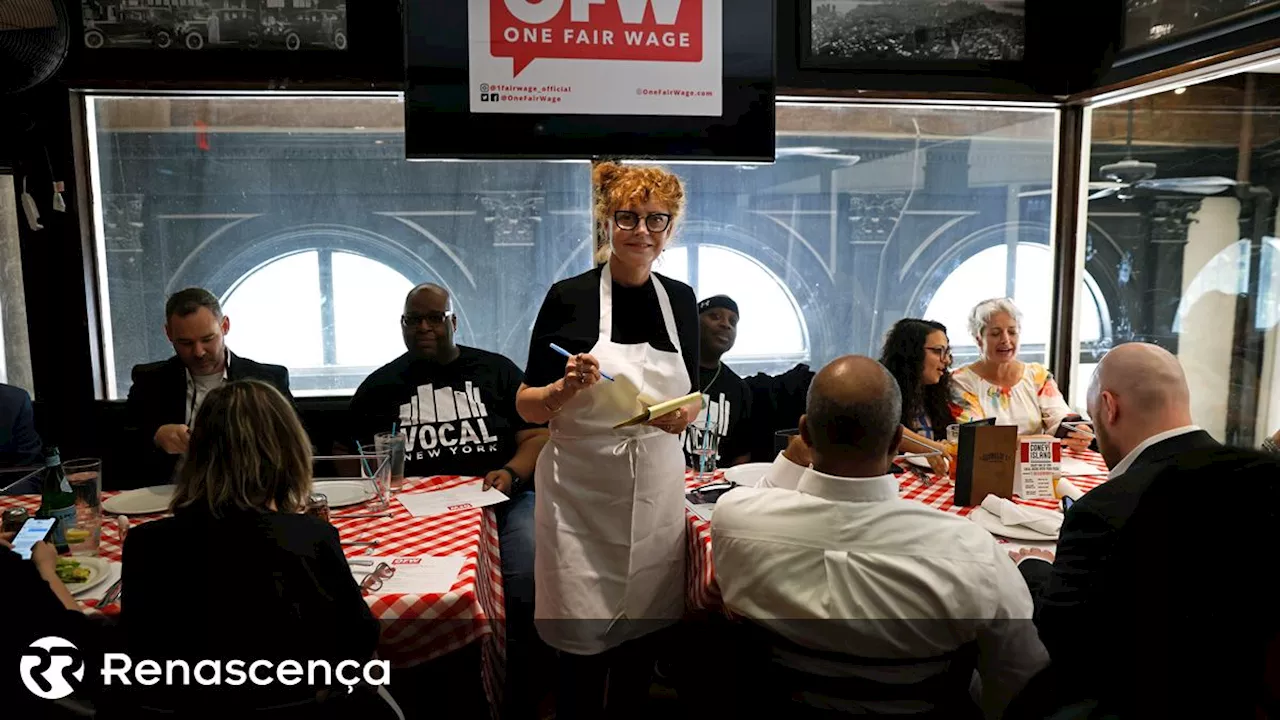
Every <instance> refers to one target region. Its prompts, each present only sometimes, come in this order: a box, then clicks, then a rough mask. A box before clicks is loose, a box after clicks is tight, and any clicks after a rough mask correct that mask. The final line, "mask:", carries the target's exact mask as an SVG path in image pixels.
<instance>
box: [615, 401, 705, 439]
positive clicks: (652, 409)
mask: <svg viewBox="0 0 1280 720" xmlns="http://www.w3.org/2000/svg"><path fill="white" fill-rule="evenodd" d="M694 400H697V401H698V404H699V405H701V404H702V393H700V392H695V393H689V394H688V395H685V396H684V397H678V398H676V399H674V400H668V401H666V402H663V403H658V404H657V405H650V406H649V407H647V408H645V409H644V411H642V412H641V413H640V414H639V415H636V416H635V417H633V418H631V419H630V420H626V421H624V422H620V423H618V424H617V425H614V426H613V429H614V430H617V429H619V428H624V427H631V426H632V425H640V424H642V423H647V422H649V421H650V420H652V419H654V418H656V417H662V416H663V415H666V414H667V413H672V412H675V411H676V410H679V409H680V408H682V407H684V406H685V405H692V404H693V401H694Z"/></svg>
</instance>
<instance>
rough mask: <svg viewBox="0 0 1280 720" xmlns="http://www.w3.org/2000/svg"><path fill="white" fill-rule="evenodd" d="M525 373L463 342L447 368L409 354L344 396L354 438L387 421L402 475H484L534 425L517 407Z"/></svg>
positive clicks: (368, 438)
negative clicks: (400, 446) (401, 438)
mask: <svg viewBox="0 0 1280 720" xmlns="http://www.w3.org/2000/svg"><path fill="white" fill-rule="evenodd" d="M523 381H524V374H523V373H521V372H520V368H518V367H516V364H515V363H513V362H511V361H510V360H508V359H507V358H506V357H504V356H502V355H499V354H497V353H491V352H488V351H486V350H479V349H477V348H473V347H467V346H465V345H459V346H458V357H457V358H455V359H454V361H453V362H451V363H449V364H447V365H440V364H437V363H434V362H430V361H427V360H414V359H413V358H412V357H410V356H409V354H408V353H405V354H404V355H401V356H400V357H398V358H396V359H395V360H392V361H391V362H389V363H387V364H386V365H383V366H382V367H380V368H378V369H377V370H375V371H373V373H372V374H370V375H369V377H367V378H365V381H364V382H362V383H360V387H359V389H357V390H356V394H355V397H353V398H352V399H351V427H352V429H353V430H354V431H355V433H356V437H357V438H358V439H359V441H360V442H363V443H371V442H373V436H374V434H376V433H380V432H388V431H390V430H391V426H392V424H393V423H396V424H398V426H399V427H400V429H402V430H404V431H405V432H404V433H403V434H404V435H405V436H406V443H405V475H408V476H427V475H474V476H480V477H483V476H484V475H486V474H488V473H489V472H492V471H494V470H497V469H499V468H501V467H502V466H503V465H506V464H507V463H508V462H510V461H511V458H512V457H514V456H515V454H516V433H518V432H520V431H521V430H528V429H530V428H533V427H536V426H535V425H530V424H529V423H527V422H525V421H524V420H523V419H521V417H520V414H519V413H517V412H516V391H517V390H519V389H520V383H521V382H523Z"/></svg>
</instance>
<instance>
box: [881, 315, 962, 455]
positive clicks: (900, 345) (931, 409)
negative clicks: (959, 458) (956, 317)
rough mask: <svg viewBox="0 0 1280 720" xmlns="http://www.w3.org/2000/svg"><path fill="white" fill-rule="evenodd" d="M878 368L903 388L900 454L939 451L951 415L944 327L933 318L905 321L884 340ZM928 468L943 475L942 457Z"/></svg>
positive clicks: (905, 319) (947, 354)
mask: <svg viewBox="0 0 1280 720" xmlns="http://www.w3.org/2000/svg"><path fill="white" fill-rule="evenodd" d="M880 364H881V365H884V366H885V367H886V368H888V369H889V372H890V373H891V374H892V375H893V377H894V378H895V379H897V381H898V387H899V388H900V389H901V390H902V427H903V433H902V444H901V445H900V446H899V450H901V451H903V452H930V451H933V450H942V449H943V447H942V442H941V441H942V440H946V436H947V425H949V424H951V422H952V415H951V387H950V373H949V372H948V369H949V368H950V366H951V343H950V341H949V340H948V339H947V328H946V326H945V325H943V324H941V323H936V322H933V321H931V320H918V319H916V318H904V319H902V320H899V321H898V322H896V323H894V326H893V328H892V329H890V330H889V334H888V335H886V336H885V339H884V349H883V350H882V351H881V353H880ZM928 460H929V465H930V466H931V467H932V468H933V471H934V472H935V473H937V474H939V475H945V474H946V471H947V458H946V455H931V456H929V458H928Z"/></svg>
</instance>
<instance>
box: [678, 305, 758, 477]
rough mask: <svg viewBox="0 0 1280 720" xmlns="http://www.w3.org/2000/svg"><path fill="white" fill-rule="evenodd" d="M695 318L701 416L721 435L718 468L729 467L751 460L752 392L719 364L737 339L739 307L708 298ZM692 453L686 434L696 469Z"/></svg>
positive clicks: (688, 436) (687, 449) (688, 456)
mask: <svg viewBox="0 0 1280 720" xmlns="http://www.w3.org/2000/svg"><path fill="white" fill-rule="evenodd" d="M698 317H699V321H700V327H699V330H700V332H699V336H700V339H701V342H700V346H699V353H698V389H699V390H700V391H702V395H703V401H704V403H705V405H704V408H705V409H704V410H703V411H702V412H703V417H706V418H707V419H708V420H709V421H710V423H711V425H712V426H713V427H714V428H715V430H716V434H717V435H719V436H720V453H719V455H720V460H719V467H731V466H733V465H739V464H741V463H744V462H747V461H748V460H750V458H751V444H750V438H749V431H748V423H749V422H750V421H749V418H750V415H751V391H750V389H748V388H747V384H746V383H745V382H743V380H742V378H741V377H739V376H738V373H736V372H734V371H733V370H732V369H731V368H730V367H729V366H728V365H725V364H724V363H723V362H721V361H720V358H722V357H724V354H725V353H727V352H729V351H730V350H731V349H733V343H734V341H736V340H737V339H738V304H737V303H736V302H734V301H733V299H732V298H730V297H729V296H727V295H716V296H714V297H709V298H707V299H705V300H703V301H702V302H700V303H698ZM698 420H702V417H699V418H698ZM692 451H693V436H692V433H686V435H685V460H686V461H687V462H688V463H689V466H690V467H692V468H694V469H695V470H696V469H697V464H696V463H697V458H696V456H694V455H693V453H692Z"/></svg>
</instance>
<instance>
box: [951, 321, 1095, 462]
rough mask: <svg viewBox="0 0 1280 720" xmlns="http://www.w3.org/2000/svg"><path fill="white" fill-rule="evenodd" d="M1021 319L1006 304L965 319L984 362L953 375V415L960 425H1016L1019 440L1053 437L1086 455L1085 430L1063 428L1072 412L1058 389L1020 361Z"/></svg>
mask: <svg viewBox="0 0 1280 720" xmlns="http://www.w3.org/2000/svg"><path fill="white" fill-rule="evenodd" d="M1021 325H1022V313H1021V312H1019V310H1018V307H1017V306H1016V305H1014V304H1013V301H1012V300H1010V299H1008V298H996V299H993V300H985V301H983V302H980V303H978V305H977V306H976V307H974V308H973V312H971V313H970V314H969V332H970V333H972V334H973V338H974V340H975V341H976V342H977V343H978V349H979V350H980V351H981V352H982V357H980V358H978V361H977V362H975V363H973V364H971V365H966V366H964V367H962V368H960V369H959V370H957V371H955V372H954V373H952V374H951V402H952V404H954V405H955V406H956V407H955V408H954V409H953V414H955V415H956V418H957V420H958V421H959V422H962V423H965V422H972V421H974V420H982V419H984V418H990V417H993V418H995V419H996V422H997V423H999V424H1001V425H1017V426H1018V434H1019V435H1043V434H1049V435H1057V436H1058V437H1060V438H1062V442H1063V443H1064V444H1065V445H1067V446H1068V447H1072V448H1076V449H1084V448H1087V447H1089V443H1090V442H1091V441H1092V440H1093V433H1092V432H1091V430H1090V428H1089V427H1088V426H1087V425H1079V426H1075V427H1072V428H1069V427H1063V425H1062V423H1063V421H1065V420H1069V419H1079V416H1078V415H1074V414H1073V413H1072V412H1071V408H1070V407H1069V406H1068V405H1067V401H1066V400H1064V399H1063V398H1062V393H1061V392H1060V391H1059V390H1058V383H1057V382H1056V381H1055V380H1054V379H1053V375H1052V374H1050V373H1049V370H1048V369H1047V368H1045V366H1043V365H1041V364H1040V363H1024V362H1022V361H1020V360H1018V348H1019V346H1020V344H1021V341H1020V339H1019V337H1020V332H1019V331H1020V329H1021Z"/></svg>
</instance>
